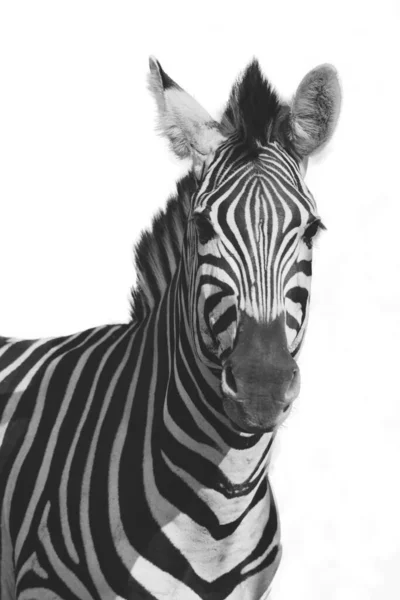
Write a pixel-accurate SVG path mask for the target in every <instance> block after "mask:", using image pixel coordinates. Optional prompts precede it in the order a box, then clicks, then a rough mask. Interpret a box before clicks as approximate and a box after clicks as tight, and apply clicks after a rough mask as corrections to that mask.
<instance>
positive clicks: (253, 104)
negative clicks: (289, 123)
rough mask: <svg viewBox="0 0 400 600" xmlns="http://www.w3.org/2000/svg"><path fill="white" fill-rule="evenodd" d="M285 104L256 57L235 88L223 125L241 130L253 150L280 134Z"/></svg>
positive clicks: (253, 152) (241, 135) (250, 149)
mask: <svg viewBox="0 0 400 600" xmlns="http://www.w3.org/2000/svg"><path fill="white" fill-rule="evenodd" d="M285 113H286V110H285V105H284V104H283V103H282V102H281V100H280V98H279V96H278V94H277V93H276V92H275V90H274V89H273V87H272V86H271V84H270V83H269V81H268V80H267V79H266V78H265V77H264V76H263V74H262V72H261V69H260V65H259V63H258V61H257V60H256V59H254V60H253V61H252V62H251V63H250V64H249V65H248V66H247V68H246V69H245V71H244V73H243V74H242V75H241V76H240V77H239V79H238V81H237V82H236V83H235V85H234V86H233V88H232V91H231V95H230V98H229V100H228V103H227V105H226V107H225V111H224V113H223V115H222V119H221V125H222V127H223V129H225V130H227V131H232V129H233V130H234V131H235V132H236V133H237V134H239V137H240V138H241V140H242V141H243V142H244V143H245V144H246V146H247V148H248V150H249V151H250V153H251V154H253V155H255V156H256V155H257V153H258V150H259V148H260V146H264V145H265V144H267V143H268V142H270V141H273V140H274V139H277V138H278V137H279V134H278V130H279V124H280V123H281V120H282V117H283V116H284V115H285Z"/></svg>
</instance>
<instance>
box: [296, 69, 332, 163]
mask: <svg viewBox="0 0 400 600" xmlns="http://www.w3.org/2000/svg"><path fill="white" fill-rule="evenodd" d="M340 104H341V91H340V84H339V79H338V75H337V72H336V69H335V68H334V67H333V66H332V65H321V66H319V67H316V68H315V69H313V70H312V71H310V72H309V73H308V74H307V75H306V76H305V77H304V79H303V80H302V82H301V83H300V85H299V87H298V89H297V92H296V94H295V96H294V98H293V101H292V105H291V110H290V127H289V129H290V133H289V135H290V137H291V141H292V144H293V146H294V149H295V151H296V152H297V154H298V155H299V156H300V157H302V158H304V157H306V156H309V155H310V154H312V153H313V152H316V151H317V150H319V149H320V148H321V147H322V146H323V145H324V144H326V142H328V141H329V140H330V138H331V137H332V135H333V132H334V130H335V127H336V124H337V120H338V117H339V112H340Z"/></svg>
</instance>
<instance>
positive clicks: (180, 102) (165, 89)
mask: <svg viewBox="0 0 400 600" xmlns="http://www.w3.org/2000/svg"><path fill="white" fill-rule="evenodd" d="M149 63H150V73H149V77H148V81H149V88H150V91H151V92H152V94H153V96H154V98H155V100H156V103H157V108H158V118H159V123H158V129H159V130H160V132H161V134H162V135H164V136H165V137H166V138H167V139H168V140H169V142H170V145H171V148H172V150H173V151H174V153H175V154H176V155H177V156H178V157H179V158H191V159H192V162H193V167H194V171H195V173H196V174H197V175H200V173H201V171H202V169H203V165H204V163H205V162H206V161H208V160H209V159H210V157H211V156H212V155H213V153H214V152H215V150H216V149H217V147H218V146H219V145H220V144H221V143H222V142H223V141H224V139H225V137H224V136H223V135H222V133H221V131H220V126H219V124H218V123H217V122H216V121H214V119H212V117H211V116H210V115H209V114H208V112H207V111H206V110H205V109H204V108H203V107H202V106H201V105H200V104H199V103H198V102H197V101H196V100H195V99H194V98H192V96H190V95H189V94H188V93H187V92H185V91H184V90H183V89H182V88H181V87H180V86H179V85H178V84H177V83H175V81H173V79H171V77H169V75H167V74H166V73H165V71H164V70H163V68H162V67H161V65H160V63H159V62H158V60H157V59H155V58H154V57H150V61H149Z"/></svg>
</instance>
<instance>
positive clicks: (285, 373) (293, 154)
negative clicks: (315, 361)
mask: <svg viewBox="0 0 400 600" xmlns="http://www.w3.org/2000/svg"><path fill="white" fill-rule="evenodd" d="M149 81H150V88H151V90H152V91H153V93H154V95H155V97H156V100H157V104H158V109H159V116H160V129H161V131H162V133H163V134H164V135H165V136H166V137H167V138H168V139H169V141H170V143H171V146H172V148H173V150H174V152H175V153H176V154H177V155H178V156H180V157H188V158H190V159H191V161H192V167H193V172H194V176H195V177H196V178H197V181H198V185H197V190H196V192H195V193H194V194H193V197H192V199H191V203H190V210H189V218H188V225H187V231H186V236H185V238H184V247H183V251H182V257H183V262H184V265H185V272H186V276H187V281H188V286H189V297H190V307H191V308H190V310H191V314H190V318H189V321H190V329H191V332H192V337H193V341H194V344H195V347H196V352H197V355H198V357H199V358H200V360H201V361H202V362H203V363H205V364H206V365H207V366H208V367H210V368H212V369H213V368H216V369H217V370H219V373H220V379H221V392H222V397H223V407H224V410H225V413H226V415H227V416H228V417H229V418H230V420H231V422H232V423H233V425H234V426H235V427H238V428H239V429H241V430H244V431H246V432H263V431H272V430H273V429H274V428H276V427H277V426H278V425H279V424H280V423H281V422H282V421H283V420H284V419H285V418H286V416H287V414H288V409H289V408H290V406H291V404H292V402H293V400H294V399H295V398H296V397H297V396H298V394H299V389H300V373H299V368H298V365H297V363H296V361H295V357H296V355H297V354H298V352H299V350H300V347H301V344H302V340H303V336H304V332H305V328H306V324H307V316H308V308H309V298H310V283H311V261H312V246H313V240H314V238H315V236H316V235H317V234H318V231H319V230H320V229H323V228H324V226H323V225H322V222H321V219H320V217H319V215H318V212H317V207H316V204H315V201H314V198H313V196H312V195H311V193H310V192H309V190H308V188H307V186H306V185H305V183H304V179H303V177H304V174H305V170H306V164H307V160H308V157H309V156H310V155H311V154H312V153H314V152H316V151H317V150H319V149H320V148H321V147H322V146H323V145H324V144H325V143H326V142H327V141H328V140H329V139H330V137H331V135H332V133H333V131H334V128H335V125H336V122H337V118H338V114H339V110H340V87H339V82H338V77H337V74H336V71H335V69H334V68H333V67H332V66H330V65H322V66H320V67H317V68H315V69H313V70H312V71H311V72H310V73H308V74H307V75H306V76H305V77H304V79H303V80H302V82H301V83H300V85H299V87H298V89H297V91H296V93H295V95H294V97H293V99H292V101H291V102H290V103H285V102H282V101H281V100H280V99H279V97H278V96H277V94H276V93H275V91H274V90H273V89H272V88H271V86H270V84H269V83H268V81H267V80H266V79H265V78H264V77H263V75H262V73H261V71H260V67H259V65H258V63H257V61H253V62H252V63H251V64H250V65H249V66H248V67H247V69H246V70H245V72H244V74H243V75H242V77H241V78H240V79H239V80H238V82H237V83H236V84H235V85H234V87H233V89H232V92H231V96H230V99H229V101H228V104H227V106H226V109H225V111H224V113H223V115H222V118H221V119H220V120H219V121H215V120H213V119H212V118H211V117H210V115H209V114H208V113H207V112H206V111H205V110H204V109H203V108H202V107H201V106H200V105H199V104H198V103H197V101H195V100H194V99H193V98H192V97H191V96H189V94H187V93H186V92H185V91H184V90H183V89H182V88H181V87H179V86H178V85H177V84H176V83H175V82H174V81H173V80H172V79H171V78H170V77H169V76H168V75H167V74H166V73H165V72H164V71H163V69H162V68H161V66H160V64H159V63H158V62H157V61H156V60H155V59H150V79H149Z"/></svg>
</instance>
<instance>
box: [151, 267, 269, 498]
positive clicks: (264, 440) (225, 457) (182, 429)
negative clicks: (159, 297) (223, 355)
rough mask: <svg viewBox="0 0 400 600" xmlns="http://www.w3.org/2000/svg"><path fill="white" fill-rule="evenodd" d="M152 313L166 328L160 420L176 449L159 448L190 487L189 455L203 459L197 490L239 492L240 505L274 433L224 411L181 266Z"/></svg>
mask: <svg viewBox="0 0 400 600" xmlns="http://www.w3.org/2000/svg"><path fill="white" fill-rule="evenodd" d="M158 314H159V327H160V328H162V329H163V330H164V331H166V354H168V364H169V380H168V388H167V394H166V398H165V406H164V413H163V426H164V428H165V430H166V431H168V432H169V433H170V434H171V435H173V437H174V438H175V440H177V442H178V444H177V447H176V450H177V454H176V455H171V456H169V457H168V454H169V453H170V447H169V446H166V448H165V450H163V451H164V452H165V455H166V457H167V460H169V461H170V466H171V468H173V465H174V464H175V463H174V461H177V466H178V465H179V469H180V473H181V475H180V476H181V477H182V476H184V475H183V473H184V472H185V471H186V473H187V483H188V485H189V486H190V487H192V489H194V487H196V486H195V482H194V481H193V480H192V479H191V476H190V472H191V462H190V461H191V459H192V458H193V456H196V459H197V460H198V457H199V456H201V460H202V461H206V462H205V463H204V469H202V471H203V472H207V473H208V477H209V478H210V479H209V481H203V482H201V481H199V482H198V484H199V485H198V491H199V492H201V493H203V494H204V489H201V488H202V484H203V485H204V486H206V487H210V488H215V489H218V490H223V491H224V493H225V494H226V498H227V499H230V500H231V499H233V498H237V497H239V496H240V497H241V498H242V499H243V502H242V503H239V504H240V505H241V506H242V508H243V509H245V508H246V507H247V506H248V502H249V500H250V496H252V495H253V494H254V493H255V492H256V490H257V489H258V488H259V486H260V485H261V483H262V481H263V480H264V476H265V471H266V468H267V466H268V464H269V461H270V455H271V452H270V450H271V446H272V442H273V440H274V437H275V434H273V433H266V434H264V435H254V434H248V433H245V432H240V431H238V430H237V429H236V428H235V427H234V426H233V425H232V424H231V422H230V421H229V419H228V418H227V417H226V415H225V413H224V410H223V400H222V395H221V391H220V371H219V369H215V370H214V369H213V370H211V369H210V368H208V367H207V366H205V365H204V364H203V363H202V362H201V361H200V359H199V358H198V356H197V354H196V351H195V344H194V342H193V339H192V329H191V327H190V318H189V315H190V307H189V306H188V293H187V283H186V280H185V270H184V269H183V268H181V267H179V268H178V269H177V273H176V276H175V277H174V279H173V281H172V282H171V285H170V286H169V289H168V291H167V293H166V295H165V298H164V300H163V301H162V303H161V306H160V310H159V312H158ZM191 453H193V456H191V458H190V455H191ZM247 495H249V497H248V498H247V499H246V496H247ZM223 504H225V503H223ZM236 504H238V503H237V502H236ZM221 510H222V505H221Z"/></svg>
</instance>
